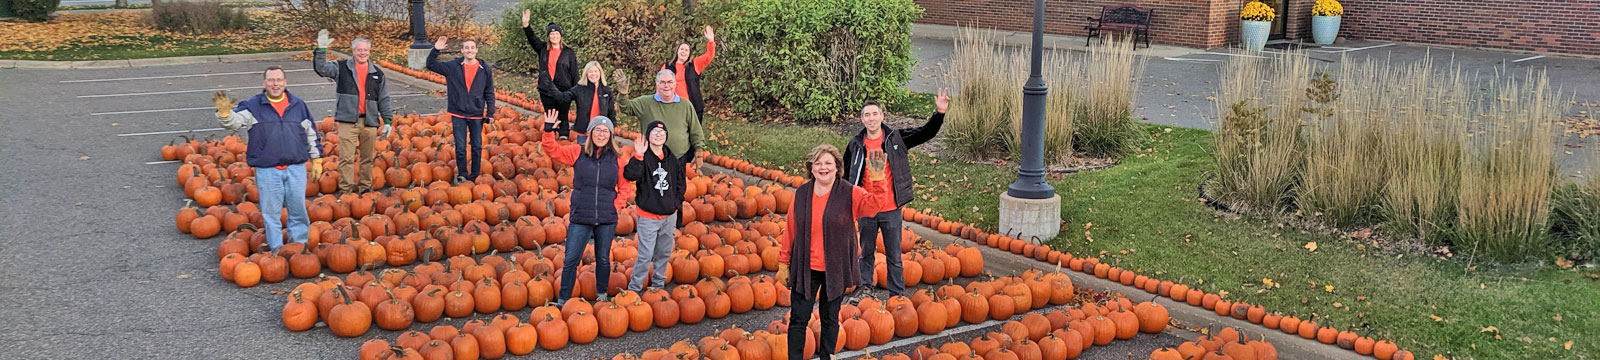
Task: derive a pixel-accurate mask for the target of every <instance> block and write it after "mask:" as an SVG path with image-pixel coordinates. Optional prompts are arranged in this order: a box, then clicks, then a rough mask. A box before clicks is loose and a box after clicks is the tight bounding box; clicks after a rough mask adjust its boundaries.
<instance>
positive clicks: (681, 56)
mask: <svg viewBox="0 0 1600 360" xmlns="http://www.w3.org/2000/svg"><path fill="white" fill-rule="evenodd" d="M705 35H706V52H705V53H703V54H700V56H696V57H694V58H693V59H690V58H689V55H690V52H691V51H693V50H694V49H693V48H694V47H693V46H692V45H689V42H688V41H685V42H682V43H678V48H677V53H676V54H675V55H674V56H673V57H672V60H673V61H670V62H667V64H666V65H662V66H661V69H662V70H672V73H673V74H674V76H675V77H676V78H675V79H674V80H675V81H676V82H677V88H675V89H674V91H676V92H677V93H678V96H679V97H683V98H685V99H689V103H690V104H694V115H695V118H697V119H698V120H699V121H700V122H702V123H704V122H705V121H706V102H705V98H703V97H701V96H700V78H701V76H700V74H703V73H705V71H706V66H707V65H711V60H712V59H715V58H716V57H717V33H716V31H714V30H712V29H711V25H706V32H705Z"/></svg>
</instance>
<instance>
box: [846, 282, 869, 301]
mask: <svg viewBox="0 0 1600 360" xmlns="http://www.w3.org/2000/svg"><path fill="white" fill-rule="evenodd" d="M870 297H874V296H873V294H872V287H871V286H870V285H863V286H857V287H856V291H855V292H853V293H850V296H849V297H847V298H848V299H849V303H850V304H859V303H861V300H866V299H867V298H870Z"/></svg>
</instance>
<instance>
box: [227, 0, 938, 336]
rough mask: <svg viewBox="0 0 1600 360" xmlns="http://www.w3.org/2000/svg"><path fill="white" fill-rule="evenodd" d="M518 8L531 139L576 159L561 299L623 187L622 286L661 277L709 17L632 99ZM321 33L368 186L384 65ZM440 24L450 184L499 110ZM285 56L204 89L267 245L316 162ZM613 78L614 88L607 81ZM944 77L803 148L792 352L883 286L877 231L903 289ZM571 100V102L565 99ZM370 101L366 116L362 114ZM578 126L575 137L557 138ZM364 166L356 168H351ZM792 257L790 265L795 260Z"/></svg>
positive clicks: (654, 283) (320, 57) (607, 244)
mask: <svg viewBox="0 0 1600 360" xmlns="http://www.w3.org/2000/svg"><path fill="white" fill-rule="evenodd" d="M528 21H529V13H528V12H527V11H526V10H525V11H524V12H523V14H522V25H523V29H522V30H523V34H524V35H525V36H526V37H527V41H528V44H529V45H530V47H532V48H533V50H534V51H535V52H536V53H537V55H538V57H537V62H538V64H539V67H538V70H537V71H536V72H535V77H536V78H537V80H536V81H537V87H538V89H539V97H540V101H541V102H542V103H543V105H544V107H545V109H546V112H545V114H543V116H542V120H543V123H544V126H543V130H544V132H543V136H542V137H541V139H540V148H541V149H542V150H543V151H544V153H545V154H546V155H547V156H549V157H551V158H552V159H554V160H555V161H556V162H559V163H561V164H564V165H567V166H571V167H573V170H574V173H575V174H576V175H577V176H574V177H573V180H572V195H571V197H570V198H571V204H572V205H571V207H572V210H571V212H570V214H569V216H568V228H567V238H566V239H565V243H564V246H565V247H566V254H565V259H564V262H563V264H569V265H568V266H563V268H562V269H561V272H562V274H561V285H560V290H559V293H558V294H557V298H558V299H559V300H558V301H559V302H565V301H566V300H567V299H570V298H571V297H572V289H573V286H574V281H575V280H576V279H577V277H578V276H577V268H578V266H577V265H578V264H579V263H580V261H581V260H582V257H583V253H584V250H585V248H586V247H588V246H589V245H591V244H592V245H593V246H594V250H595V252H594V254H595V255H594V259H595V262H596V264H595V265H596V269H609V268H610V264H609V260H610V258H611V255H610V249H611V241H612V239H613V238H614V237H615V231H616V224H617V220H618V217H619V214H622V213H623V212H622V211H621V209H622V208H623V207H625V206H626V203H625V201H624V200H623V199H624V197H623V196H619V195H620V194H626V193H627V192H628V191H632V192H633V193H634V203H635V204H636V205H637V206H638V208H637V211H635V214H634V216H636V217H637V221H636V224H637V232H638V249H639V251H638V254H639V255H638V257H637V258H636V259H635V263H634V267H633V273H632V274H630V275H631V276H630V277H629V282H628V286H627V289H628V290H633V291H642V290H644V289H645V288H647V287H665V286H666V268H667V260H668V257H669V256H670V255H671V252H672V249H673V248H674V244H675V240H674V234H675V232H676V230H677V229H678V224H679V223H680V222H679V219H678V217H679V216H680V211H679V210H680V208H681V206H682V204H683V202H684V198H683V197H684V192H685V189H686V183H687V181H686V177H687V175H686V173H687V169H688V168H689V167H691V166H699V163H700V161H699V159H697V153H698V151H697V150H698V149H699V148H700V145H701V142H702V138H703V137H704V136H703V135H702V133H703V129H702V122H703V121H704V120H703V119H704V113H705V105H704V102H703V101H704V100H703V97H702V96H701V94H700V85H701V83H700V79H701V77H700V74H701V73H702V72H703V71H705V69H706V66H707V65H708V64H709V63H710V62H711V61H712V59H713V58H714V57H715V53H716V38H715V34H714V32H713V30H712V28H711V27H709V26H708V27H706V29H705V39H706V48H705V52H704V54H702V55H700V56H695V57H693V58H691V57H690V55H691V53H692V50H693V49H692V46H691V44H689V43H688V42H683V43H680V44H679V45H678V47H677V49H676V53H675V54H674V56H673V58H672V60H671V61H668V62H667V63H666V64H664V65H663V66H662V67H661V69H660V71H658V72H657V73H656V76H655V91H654V92H652V93H650V94H646V95H640V96H638V97H634V98H631V99H619V98H618V97H617V95H621V96H626V95H627V93H628V88H629V86H628V81H627V79H626V78H618V79H617V88H616V89H612V88H610V87H609V86H608V83H607V79H606V74H605V71H604V69H603V68H602V65H601V64H600V63H599V62H597V61H590V62H588V63H586V64H585V65H584V66H583V69H582V72H581V73H580V72H579V70H578V68H577V64H578V61H577V53H576V52H575V51H573V50H572V48H570V47H567V46H566V45H564V44H563V42H562V37H561V26H559V25H557V24H554V23H551V24H547V25H546V26H545V37H546V38H547V39H548V40H545V39H541V38H540V37H539V36H538V34H537V33H535V32H534V30H533V29H532V28H530V27H529V24H528ZM331 43H332V40H331V39H330V38H329V37H328V33H327V31H326V30H323V31H322V32H320V33H319V34H318V39H317V48H316V51H315V52H314V53H313V54H314V55H313V58H312V67H313V69H314V70H315V71H316V73H317V74H318V75H321V76H323V77H327V78H329V79H332V80H333V81H335V82H336V85H337V86H336V93H337V94H338V96H337V103H336V106H335V112H334V121H335V122H337V124H338V129H337V132H338V134H339V145H338V148H339V171H340V173H339V190H340V191H341V192H365V191H370V190H371V184H372V180H371V171H372V158H373V156H374V155H375V154H374V143H375V142H376V141H377V139H381V138H385V137H387V136H388V135H389V133H390V132H391V131H392V127H391V121H392V115H393V114H392V112H391V111H392V108H391V107H390V102H389V95H388V92H387V91H386V88H387V79H386V78H385V77H384V74H383V71H382V70H381V69H379V68H378V67H377V66H373V64H372V63H371V61H370V56H371V44H370V42H368V41H367V40H365V39H360V38H357V39H355V40H354V41H352V42H351V58H350V59H345V60H338V61H327V47H328V45H329V44H331ZM447 45H448V38H446V37H440V38H439V39H438V41H437V42H435V43H434V48H433V50H432V51H430V52H429V54H428V57H427V69H428V70H429V71H432V72H434V73H438V74H440V75H442V76H443V77H444V78H445V87H446V91H445V93H446V98H447V100H446V102H447V105H446V112H447V113H449V114H450V117H451V126H452V131H453V135H454V143H455V155H456V157H455V159H456V160H455V162H456V175H457V176H456V177H455V178H454V179H452V180H453V182H454V183H460V182H470V181H474V180H476V179H477V178H478V175H479V170H480V165H479V164H480V163H481V161H482V159H481V158H480V157H481V156H482V155H481V154H482V146H483V145H482V142H483V139H482V132H483V123H484V122H485V121H489V120H490V119H493V118H494V112H495V106H494V105H495V97H494V96H495V95H494V72H493V70H492V69H491V68H490V65H489V64H488V63H487V62H485V61H482V60H481V59H478V58H477V53H478V47H477V43H476V42H474V41H472V40H467V41H462V42H460V44H459V46H460V54H461V56H459V57H457V58H454V59H450V60H447V61H440V60H439V55H440V52H441V51H443V50H445V49H446V48H447ZM287 86H288V84H287V81H286V79H285V77H284V71H283V69H282V68H281V67H277V66H273V67H269V68H268V69H267V70H266V71H264V72H263V80H262V87H263V88H264V90H263V91H262V92H261V93H260V94H256V95H255V96H252V97H250V98H249V99H245V100H244V101H239V102H237V103H235V102H233V101H232V100H231V99H229V98H228V97H227V95H226V94H225V93H223V92H220V91H219V92H217V93H216V94H215V95H214V96H213V103H214V104H215V105H216V108H217V117H218V120H219V122H221V123H222V125H223V126H224V127H225V128H228V129H231V130H239V129H248V134H249V141H248V146H247V148H248V150H247V152H246V154H245V158H246V163H247V164H248V165H250V166H251V167H253V168H255V171H256V172H255V173H256V184H257V187H258V190H259V193H260V199H261V209H262V213H263V214H267V216H263V220H264V223H265V225H266V229H264V231H265V235H266V237H267V240H268V241H267V244H266V246H268V247H269V248H270V250H272V251H276V250H277V249H278V247H280V246H282V245H283V229H284V224H280V223H279V221H278V216H277V214H279V213H280V211H283V210H287V212H288V216H287V218H288V219H289V220H288V224H287V225H288V226H287V228H288V230H289V231H288V232H289V237H290V238H291V239H293V241H296V242H302V243H303V242H305V241H306V239H307V235H308V234H307V232H308V229H309V225H310V224H309V220H308V219H309V218H308V217H307V215H306V210H305V186H306V181H307V178H308V175H309V177H311V178H318V177H321V174H322V159H321V157H322V154H323V151H322V145H321V141H320V138H319V135H318V133H317V131H316V128H315V126H314V121H313V119H312V117H311V113H310V111H309V110H308V109H307V108H306V105H305V102H304V101H302V100H301V99H300V98H298V97H295V96H294V95H292V94H290V93H289V92H288V90H286V87H287ZM613 91H615V92H616V93H615V94H614V93H613ZM949 103H950V101H949V97H948V96H947V95H946V94H945V90H943V89H941V90H939V94H938V95H937V96H936V97H935V101H934V104H935V112H934V113H933V115H932V116H930V117H929V119H928V121H927V122H926V123H925V124H923V125H922V126H919V127H913V128H905V129H894V128H891V127H889V126H887V125H885V124H884V123H883V120H884V109H883V107H882V106H881V105H879V104H878V103H876V102H873V101H868V102H866V103H865V104H864V105H863V106H862V107H861V111H860V119H861V124H862V125H863V129H862V130H861V131H860V132H858V133H857V134H856V135H855V136H854V137H853V138H852V139H851V140H850V143H849V144H848V145H846V147H845V149H844V151H843V152H842V153H841V152H840V150H839V149H838V148H836V147H834V146H833V145H828V144H823V145H820V146H817V147H815V148H814V149H812V150H811V151H810V152H809V153H808V154H806V156H805V165H806V174H805V175H806V178H807V179H808V180H810V181H808V182H806V183H805V184H803V185H801V186H800V188H799V189H798V191H797V193H796V195H797V196H796V198H795V201H794V202H793V203H791V204H790V208H789V209H788V210H789V211H788V214H789V216H788V220H787V224H786V229H785V231H784V232H783V235H782V238H781V241H780V253H779V262H780V270H779V273H780V275H779V277H780V278H786V279H787V284H786V285H787V286H789V287H790V288H791V289H792V290H793V292H792V295H791V296H792V297H791V304H792V312H791V314H790V316H791V318H790V322H789V327H790V331H789V336H790V340H789V344H791V346H790V348H789V349H787V351H788V353H789V354H790V358H799V356H801V354H800V352H801V348H802V347H803V346H804V344H805V338H804V334H805V331H806V330H805V327H806V324H807V323H808V322H809V319H810V317H811V316H812V313H813V311H820V314H819V315H820V318H821V325H822V337H821V339H820V342H821V345H822V346H820V347H818V349H819V352H820V353H821V356H822V358H824V359H828V358H830V353H831V350H832V349H834V345H835V344H834V341H835V339H837V334H838V329H839V319H838V315H839V308H840V305H841V304H842V303H843V302H844V301H846V300H859V299H860V298H864V297H868V296H877V295H880V294H882V293H880V292H877V291H874V290H873V289H874V288H876V287H877V286H876V285H875V281H874V273H875V270H876V269H875V267H876V265H877V264H876V258H875V255H874V254H875V253H876V252H877V251H878V249H877V245H878V243H877V240H878V238H879V237H880V236H881V237H882V239H883V249H882V250H883V252H884V258H885V265H886V266H887V269H886V273H887V276H886V279H885V282H884V283H883V284H882V285H883V286H882V289H883V290H884V291H886V293H887V294H885V295H888V296H893V295H901V294H903V293H904V292H905V290H906V288H905V280H904V277H903V275H902V266H901V259H900V258H901V256H900V248H901V243H900V242H901V227H902V224H901V223H902V217H901V209H902V208H903V207H904V206H905V205H906V204H908V203H910V202H911V200H912V199H913V198H914V194H913V191H914V190H913V186H912V183H913V179H914V178H915V177H914V176H913V175H912V174H911V168H910V164H909V161H908V151H909V150H910V149H911V148H913V147H916V146H918V145H920V144H922V143H925V142H927V141H928V140H931V139H933V138H934V137H936V136H937V135H938V132H939V129H940V127H941V126H942V125H943V123H944V113H945V111H946V110H947V109H948V107H949ZM573 105H576V109H577V112H576V114H575V115H571V113H570V111H571V110H572V108H573ZM618 110H620V111H621V113H623V114H627V115H631V116H635V117H637V118H638V119H639V123H640V124H641V125H642V126H641V127H640V131H639V133H640V134H641V135H642V137H641V138H640V139H639V140H638V141H633V144H632V146H633V150H634V151H633V152H632V155H631V156H626V155H624V152H622V151H621V150H622V145H621V144H620V143H619V142H618V141H617V140H616V130H617V123H616V120H615V119H616V115H617V113H618ZM369 114H370V115H369ZM566 138H570V139H573V140H575V141H574V142H571V143H565V142H561V141H560V140H561V139H566ZM358 168H359V170H357V169H358ZM791 269H793V271H796V272H795V273H791V272H790V271H791ZM609 279H610V276H596V277H595V281H596V287H595V288H596V289H597V290H599V298H600V299H599V300H601V301H604V300H606V298H607V294H606V292H607V289H609V287H608V284H607V283H608V281H609Z"/></svg>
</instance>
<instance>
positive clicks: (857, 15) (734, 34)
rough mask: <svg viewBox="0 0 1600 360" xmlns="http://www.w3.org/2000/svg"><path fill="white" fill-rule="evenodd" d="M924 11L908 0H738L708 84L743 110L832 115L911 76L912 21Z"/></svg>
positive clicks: (812, 117) (887, 92) (884, 94)
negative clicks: (710, 82)
mask: <svg viewBox="0 0 1600 360" xmlns="http://www.w3.org/2000/svg"><path fill="white" fill-rule="evenodd" d="M921 16H922V8H921V7H919V6H917V5H916V3H914V2H912V1H911V0H870V1H868V0H861V1H846V0H747V1H740V2H738V3H737V6H735V7H734V8H733V9H731V10H729V13H728V15H727V16H725V18H726V20H727V22H726V24H727V25H725V26H724V28H723V29H720V31H719V34H718V36H719V37H721V38H723V39H725V41H724V43H725V46H726V47H725V48H719V49H718V58H719V61H720V62H721V64H722V65H721V67H723V68H722V69H720V70H718V71H717V72H715V73H714V74H709V75H710V76H711V77H712V78H713V81H714V83H715V85H713V86H711V87H710V88H712V89H716V90H719V91H720V92H721V93H722V94H723V95H724V97H725V98H726V99H727V100H728V101H730V102H732V105H733V107H734V109H735V110H738V111H741V112H755V111H767V110H780V111H788V112H790V113H791V114H792V115H793V116H794V117H795V118H796V119H798V120H803V121H816V120H833V119H835V118H836V116H837V115H838V114H841V113H853V112H855V111H857V110H859V108H860V105H861V104H862V103H863V102H864V101H865V100H867V99H886V98H889V97H890V96H893V95H894V92H895V91H896V90H898V89H900V87H902V86H904V85H905V83H906V81H908V80H910V78H911V66H912V65H913V64H914V59H912V57H911V21H912V20H914V19H917V18H919V17H921ZM722 59H725V60H722Z"/></svg>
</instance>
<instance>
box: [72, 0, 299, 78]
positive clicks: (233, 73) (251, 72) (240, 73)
mask: <svg viewBox="0 0 1600 360" xmlns="http://www.w3.org/2000/svg"><path fill="white" fill-rule="evenodd" d="M65 2H66V1H62V3H65ZM95 2H99V0H96V1H95ZM297 71H311V69H292V70H284V71H283V72H286V73H290V72H297ZM260 73H261V71H260V70H257V71H239V72H225V73H209V74H185V75H166V76H140V77H125V78H114V79H82V80H61V83H64V84H66V83H87V82H102V81H123V80H151V79H175V78H183V77H207V76H222V75H244V74H260Z"/></svg>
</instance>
